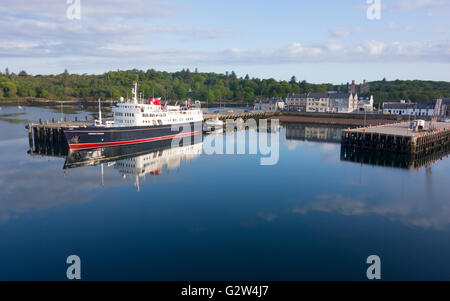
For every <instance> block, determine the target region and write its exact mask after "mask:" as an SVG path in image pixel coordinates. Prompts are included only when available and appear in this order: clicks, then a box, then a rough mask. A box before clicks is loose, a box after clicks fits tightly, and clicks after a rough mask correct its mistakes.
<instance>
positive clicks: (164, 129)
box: [63, 122, 202, 150]
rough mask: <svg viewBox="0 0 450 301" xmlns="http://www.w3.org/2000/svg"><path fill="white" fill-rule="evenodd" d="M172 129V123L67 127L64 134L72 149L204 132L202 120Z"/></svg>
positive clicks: (162, 138) (126, 143) (155, 139)
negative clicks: (136, 125)
mask: <svg viewBox="0 0 450 301" xmlns="http://www.w3.org/2000/svg"><path fill="white" fill-rule="evenodd" d="M175 128H176V130H172V127H171V126H170V125H160V126H142V127H95V126H89V127H85V128H66V129H64V130H63V131H64V134H65V136H66V139H67V143H68V145H69V148H70V149H71V150H80V149H90V148H98V147H111V146H120V145H130V144H141V143H151V142H158V141H171V140H172V139H174V138H182V137H189V136H193V135H197V134H201V132H202V122H190V123H186V124H180V125H179V128H178V125H177V126H176V127H175Z"/></svg>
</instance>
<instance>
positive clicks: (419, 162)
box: [341, 146, 450, 173]
mask: <svg viewBox="0 0 450 301" xmlns="http://www.w3.org/2000/svg"><path fill="white" fill-rule="evenodd" d="M449 152H450V147H448V146H446V147H445V148H443V149H440V150H438V151H436V150H434V151H432V152H429V153H425V154H420V155H415V154H398V153H391V152H383V151H378V152H375V151H366V150H356V149H353V148H347V147H341V160H342V161H350V162H357V163H361V164H368V165H378V166H388V167H398V168H407V169H415V168H416V169H417V168H420V167H423V166H425V167H426V168H427V173H431V164H432V163H435V162H436V161H437V160H441V159H442V158H444V157H448V154H449Z"/></svg>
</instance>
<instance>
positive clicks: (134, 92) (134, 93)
mask: <svg viewBox="0 0 450 301" xmlns="http://www.w3.org/2000/svg"><path fill="white" fill-rule="evenodd" d="M132 90H133V102H134V104H137V103H138V99H137V82H135V83H134V88H133V89H132Z"/></svg>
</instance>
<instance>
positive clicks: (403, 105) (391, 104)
mask: <svg viewBox="0 0 450 301" xmlns="http://www.w3.org/2000/svg"><path fill="white" fill-rule="evenodd" d="M415 106H416V104H415V103H407V102H389V103H386V102H385V103H384V104H383V108H384V109H400V110H406V109H413V108H415Z"/></svg>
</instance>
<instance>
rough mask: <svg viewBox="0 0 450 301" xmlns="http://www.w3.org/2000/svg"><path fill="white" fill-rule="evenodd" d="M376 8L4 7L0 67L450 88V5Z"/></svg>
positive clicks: (435, 0) (282, 3) (250, 4)
mask: <svg viewBox="0 0 450 301" xmlns="http://www.w3.org/2000/svg"><path fill="white" fill-rule="evenodd" d="M73 1H75V0H73ZM366 1H367V0H342V1H325V0H322V1H299V0H297V1H288V0H277V1H255V0H241V1H235V0H227V1H215V0H210V1H203V0H197V1H196V0H189V1H184V0H183V1H182V0H177V1H154V0H151V1H150V0H149V1H145V0H96V1H93V0H91V1H88V0H80V3H81V15H80V19H73V20H71V19H69V18H67V15H66V10H67V8H68V7H69V5H70V4H67V0H35V1H29V0H2V6H1V7H0V16H1V18H0V68H1V69H4V68H5V67H9V69H10V70H11V71H14V72H18V71H20V70H22V69H24V70H26V71H28V72H31V73H32V74H38V73H40V74H47V73H61V72H63V71H64V69H66V68H67V69H68V70H69V72H76V73H103V72H105V71H108V70H117V69H131V68H137V69H144V70H145V69H149V68H155V69H157V70H167V71H175V70H181V69H182V68H190V69H192V70H193V69H194V68H198V69H199V70H200V71H208V72H209V71H211V72H219V73H224V72H225V71H231V70H234V71H236V73H237V74H238V76H244V75H245V74H247V73H248V74H249V75H250V76H251V77H263V78H270V77H273V78H276V79H284V80H288V79H289V78H290V77H291V76H292V75H295V76H296V77H297V79H300V80H303V79H305V80H307V81H309V82H317V83H319V82H332V83H342V82H347V81H351V80H352V79H355V80H357V81H358V82H359V81H362V80H363V79H367V80H377V79H381V78H383V77H386V78H387V79H388V80H394V79H397V78H399V79H430V80H446V81H450V72H449V70H450V68H449V67H450V21H449V20H450V18H449V17H450V0H397V1H395V0H390V1H389V0H379V1H380V3H381V18H380V19H378V20H369V19H368V17H367V8H368V7H369V5H370V4H367V2H366ZM372 1H377V0H372Z"/></svg>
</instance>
